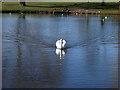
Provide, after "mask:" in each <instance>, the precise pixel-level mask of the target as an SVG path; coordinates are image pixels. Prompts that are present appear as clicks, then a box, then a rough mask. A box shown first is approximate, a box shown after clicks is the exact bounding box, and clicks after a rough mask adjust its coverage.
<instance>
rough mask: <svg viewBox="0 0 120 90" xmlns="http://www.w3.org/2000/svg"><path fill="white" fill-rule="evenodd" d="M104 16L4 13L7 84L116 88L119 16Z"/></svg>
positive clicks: (3, 31) (5, 78)
mask: <svg viewBox="0 0 120 90" xmlns="http://www.w3.org/2000/svg"><path fill="white" fill-rule="evenodd" d="M103 19H104V16H86V15H80V16H75V15H68V16H67V15H33V14H27V15H24V14H11V15H10V14H3V16H2V28H3V29H2V34H3V39H2V40H3V47H2V48H3V55H2V56H3V65H2V67H3V68H2V69H3V88H117V87H118V26H119V24H120V23H119V20H120V19H119V17H117V16H115V17H114V16H113V17H111V16H108V17H107V19H105V20H103ZM61 38H62V39H65V40H66V41H67V44H66V47H67V49H65V50H62V51H60V50H58V49H56V48H55V42H56V41H57V40H58V39H61Z"/></svg>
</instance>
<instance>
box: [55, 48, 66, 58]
mask: <svg viewBox="0 0 120 90" xmlns="http://www.w3.org/2000/svg"><path fill="white" fill-rule="evenodd" d="M56 54H57V55H58V56H59V57H60V59H63V58H64V56H65V51H64V50H61V49H56Z"/></svg>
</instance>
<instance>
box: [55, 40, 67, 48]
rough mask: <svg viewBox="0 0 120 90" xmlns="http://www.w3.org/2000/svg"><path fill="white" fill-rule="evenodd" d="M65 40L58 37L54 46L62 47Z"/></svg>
mask: <svg viewBox="0 0 120 90" xmlns="http://www.w3.org/2000/svg"><path fill="white" fill-rule="evenodd" d="M65 44H66V41H65V40H63V39H60V40H58V41H57V42H56V48H57V49H64V48H65Z"/></svg>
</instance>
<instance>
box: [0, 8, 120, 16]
mask: <svg viewBox="0 0 120 90" xmlns="http://www.w3.org/2000/svg"><path fill="white" fill-rule="evenodd" d="M0 13H25V14H32V13H34V14H75V15H78V14H91V15H120V12H119V11H118V13H116V12H114V13H113V12H107V11H102V10H97V9H95V10H87V9H86V10H83V9H78V10H76V9H75V10H53V8H52V9H49V10H45V9H43V10H2V11H0Z"/></svg>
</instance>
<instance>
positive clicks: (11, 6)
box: [2, 2, 119, 13]
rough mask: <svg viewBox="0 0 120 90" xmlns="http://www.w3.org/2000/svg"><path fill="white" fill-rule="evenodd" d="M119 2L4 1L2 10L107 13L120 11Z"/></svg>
mask: <svg viewBox="0 0 120 90" xmlns="http://www.w3.org/2000/svg"><path fill="white" fill-rule="evenodd" d="M118 7H119V3H115V2H111V3H110V2H109V3H105V4H104V5H103V4H102V3H93V2H91V3H83V2H82V3H81V2H77V3H76V2H66V3H65V2H26V6H21V5H20V4H19V3H18V2H3V3H2V11H10V10H11V11H17V10H19V11H39V10H70V11H71V10H72V11H75V10H76V8H77V9H88V10H94V11H95V10H96V11H98V10H100V11H101V12H105V13H119V10H118V9H119V8H118Z"/></svg>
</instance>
